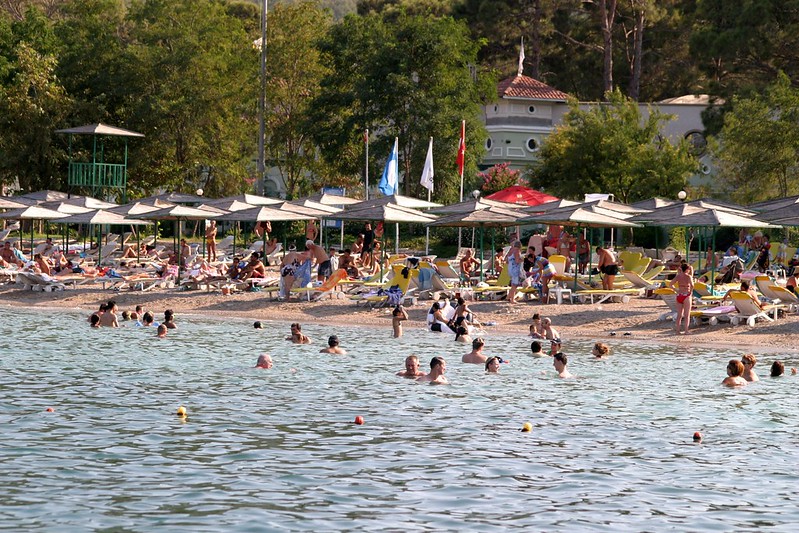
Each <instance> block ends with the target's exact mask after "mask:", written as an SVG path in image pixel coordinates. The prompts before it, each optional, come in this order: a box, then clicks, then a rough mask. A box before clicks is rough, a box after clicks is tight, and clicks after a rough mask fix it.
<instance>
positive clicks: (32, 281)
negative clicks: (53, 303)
mask: <svg viewBox="0 0 799 533" xmlns="http://www.w3.org/2000/svg"><path fill="white" fill-rule="evenodd" d="M17 283H18V284H21V285H22V286H23V289H24V290H34V291H44V292H52V291H63V290H65V289H66V288H67V287H66V284H65V283H62V282H61V281H58V280H56V279H55V278H52V277H50V276H45V275H44V274H37V273H35V272H18V273H17Z"/></svg>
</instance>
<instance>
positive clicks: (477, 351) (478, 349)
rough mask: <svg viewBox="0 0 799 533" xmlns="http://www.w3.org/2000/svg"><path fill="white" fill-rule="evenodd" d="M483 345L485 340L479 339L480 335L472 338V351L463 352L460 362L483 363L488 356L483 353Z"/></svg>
mask: <svg viewBox="0 0 799 533" xmlns="http://www.w3.org/2000/svg"><path fill="white" fill-rule="evenodd" d="M483 346H485V341H483V339H481V338H480V337H478V338H476V339H474V340H473V341H472V351H471V352H469V353H467V354H465V355H464V356H463V357H462V358H461V362H463V363H471V364H474V365H483V364H485V362H486V360H487V359H488V357H487V356H485V355H483Z"/></svg>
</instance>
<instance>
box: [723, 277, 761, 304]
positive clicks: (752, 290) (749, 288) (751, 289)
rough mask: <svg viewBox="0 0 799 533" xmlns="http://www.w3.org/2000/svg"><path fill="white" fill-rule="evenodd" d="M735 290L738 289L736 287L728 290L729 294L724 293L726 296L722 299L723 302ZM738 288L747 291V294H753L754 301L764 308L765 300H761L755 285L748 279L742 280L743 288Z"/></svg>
mask: <svg viewBox="0 0 799 533" xmlns="http://www.w3.org/2000/svg"><path fill="white" fill-rule="evenodd" d="M734 290H736V289H730V290H728V291H727V294H725V295H724V298H722V299H721V301H722V302H723V301H724V300H726V299H727V298H729V297H730V293H731V292H733V291H734ZM738 290H739V291H740V292H745V293H746V294H748V295H749V296H751V297H752V301H753V302H755V303H756V304H757V306H758V307H759V308H761V309H763V302H761V301H760V298H759V297H758V296H757V291H756V290H755V288H754V287H752V286H750V285H749V282H748V281H742V282H741V288H740V289H738Z"/></svg>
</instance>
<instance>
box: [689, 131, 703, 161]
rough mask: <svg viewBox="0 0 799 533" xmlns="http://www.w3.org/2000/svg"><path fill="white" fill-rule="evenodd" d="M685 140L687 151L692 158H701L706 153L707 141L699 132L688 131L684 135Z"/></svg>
mask: <svg viewBox="0 0 799 533" xmlns="http://www.w3.org/2000/svg"><path fill="white" fill-rule="evenodd" d="M685 140H687V141H688V149H689V150H690V151H691V154H693V155H694V157H701V156H703V155H705V152H706V151H707V139H705V136H704V135H702V132H700V131H689V132H688V133H686V134H685Z"/></svg>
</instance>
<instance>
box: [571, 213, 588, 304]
mask: <svg viewBox="0 0 799 533" xmlns="http://www.w3.org/2000/svg"><path fill="white" fill-rule="evenodd" d="M574 235H575V237H576V238H577V246H575V247H574V249H575V254H574V256H575V257H574V259H575V262H576V263H577V264H576V265H574V288H573V289H572V294H573V293H575V292H577V274H579V271H580V226H577V231H575V232H574ZM588 262H589V263H590V262H591V243H588ZM589 267H590V265H589ZM566 274H568V272H566ZM588 276H589V280H590V276H591V272H590V271H589V273H588Z"/></svg>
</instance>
